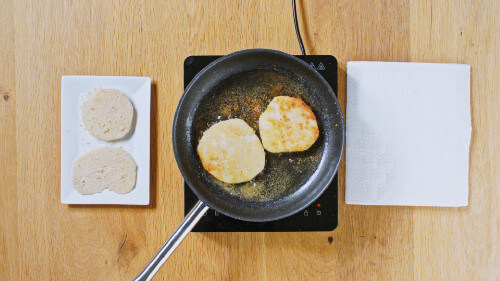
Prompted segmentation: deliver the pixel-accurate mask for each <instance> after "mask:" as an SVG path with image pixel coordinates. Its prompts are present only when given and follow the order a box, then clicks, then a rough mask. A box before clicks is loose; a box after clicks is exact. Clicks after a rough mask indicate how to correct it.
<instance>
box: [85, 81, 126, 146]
mask: <svg viewBox="0 0 500 281" xmlns="http://www.w3.org/2000/svg"><path fill="white" fill-rule="evenodd" d="M81 111H82V120H83V124H84V125H85V128H87V130H89V132H90V133H91V134H92V135H93V136H94V137H96V138H100V139H102V140H105V141H110V140H116V139H121V138H123V137H124V136H126V135H127V134H128V132H129V131H130V129H131V128H132V121H133V120H132V119H133V117H134V108H133V106H132V103H131V102H130V100H129V98H128V97H127V96H126V95H125V94H124V93H122V92H120V91H118V90H115V89H100V90H96V91H94V92H92V93H90V94H89V95H88V96H87V97H86V98H85V100H84V101H83V104H82V106H81Z"/></svg>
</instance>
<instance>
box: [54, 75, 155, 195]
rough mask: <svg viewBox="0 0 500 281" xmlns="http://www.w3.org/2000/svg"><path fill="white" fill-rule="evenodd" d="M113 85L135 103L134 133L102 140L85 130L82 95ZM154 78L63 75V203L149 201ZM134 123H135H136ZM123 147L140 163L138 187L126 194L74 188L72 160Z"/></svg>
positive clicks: (112, 86)
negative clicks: (100, 149) (105, 148)
mask: <svg viewBox="0 0 500 281" xmlns="http://www.w3.org/2000/svg"><path fill="white" fill-rule="evenodd" d="M100 88H102V89H104V88H112V89H117V90H120V91H121V92H123V93H125V94H126V95H127V96H128V98H129V99H130V101H131V102H132V105H133V106H134V111H135V112H134V117H135V121H134V122H133V123H132V124H133V127H132V129H131V130H132V132H133V133H132V135H130V136H127V137H125V138H124V139H120V140H116V141H111V142H107V141H103V140H100V139H98V138H96V137H94V136H92V135H91V134H90V133H89V131H87V130H86V129H85V127H84V126H83V123H82V118H81V114H80V105H81V104H82V101H83V98H84V97H85V96H86V95H87V94H88V93H89V92H91V91H93V90H95V89H100ZM150 113H151V78H149V77H124V76H63V77H62V83H61V203H63V204H121V205H148V204H149V149H150V139H149V138H150ZM134 124H135V125H134ZM108 145H109V146H115V147H120V146H121V147H123V149H125V150H126V151H127V152H128V153H130V155H131V156H132V158H133V159H134V161H135V163H136V164H137V181H136V185H135V188H134V189H133V190H132V191H131V192H129V193H127V194H118V193H115V192H113V191H109V190H107V189H105V190H104V191H102V192H101V193H96V194H92V195H83V194H80V193H78V191H76V189H75V188H74V187H73V181H72V171H73V163H74V162H75V160H76V159H77V158H78V157H79V156H80V155H82V154H84V153H86V152H88V151H90V150H92V149H94V148H98V147H103V146H108Z"/></svg>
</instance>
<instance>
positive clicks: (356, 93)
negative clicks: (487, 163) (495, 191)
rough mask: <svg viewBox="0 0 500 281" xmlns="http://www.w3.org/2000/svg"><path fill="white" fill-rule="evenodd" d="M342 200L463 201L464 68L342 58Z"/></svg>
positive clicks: (466, 139) (467, 127)
mask: <svg viewBox="0 0 500 281" xmlns="http://www.w3.org/2000/svg"><path fill="white" fill-rule="evenodd" d="M346 111H347V114H346V115H347V116H346V123H347V131H346V141H347V144H346V197H345V200H346V203H347V204H361V205H411V206H467V204H468V191H469V188H468V186H469V183H468V182H469V180H468V178H469V177H468V176H469V144H470V137H471V117H470V66H469V65H463V64H437V63H394V62H348V63H347V109H346Z"/></svg>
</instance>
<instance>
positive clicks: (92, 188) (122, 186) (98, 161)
mask: <svg viewBox="0 0 500 281" xmlns="http://www.w3.org/2000/svg"><path fill="white" fill-rule="evenodd" d="M136 176H137V166H136V165H135V162H134V160H133V159H132V157H130V155H129V154H128V153H127V152H126V151H125V150H123V148H121V147H118V148H117V147H111V146H106V147H101V148H97V149H94V150H92V151H89V152H87V153H86V154H84V155H82V156H80V157H79V158H78V159H77V160H76V161H75V163H74V164H73V186H74V187H75V189H76V190H77V191H78V192H80V193H81V194H93V193H99V192H101V191H103V190H104V189H106V188H107V189H109V190H112V191H115V192H116V193H120V194H124V193H129V192H130V191H132V190H133V189H134V187H135V181H136Z"/></svg>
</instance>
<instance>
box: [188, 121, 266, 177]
mask: <svg viewBox="0 0 500 281" xmlns="http://www.w3.org/2000/svg"><path fill="white" fill-rule="evenodd" d="M197 151H198V155H199V156H200V159H201V163H202V164H203V168H205V170H207V171H208V172H209V173H210V174H211V175H213V176H214V177H215V178H217V179H218V180H220V181H223V182H226V183H241V182H246V181H249V180H251V179H253V178H254V177H255V176H256V175H258V174H259V173H260V172H261V171H262V170H263V169H264V165H265V162H266V156H265V152H264V148H263V147H262V144H261V143H260V140H259V138H258V137H257V135H256V134H255V132H254V131H253V130H252V128H250V126H248V124H247V123H245V121H243V120H241V119H229V120H226V121H222V122H219V123H216V124H215V125H212V126H211V127H210V128H208V130H206V131H205V132H204V133H203V136H202V137H201V139H200V142H199V143H198V148H197Z"/></svg>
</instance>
